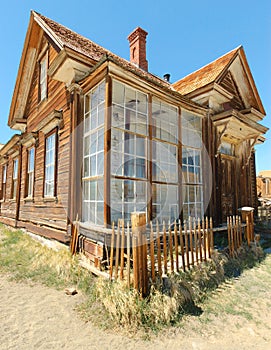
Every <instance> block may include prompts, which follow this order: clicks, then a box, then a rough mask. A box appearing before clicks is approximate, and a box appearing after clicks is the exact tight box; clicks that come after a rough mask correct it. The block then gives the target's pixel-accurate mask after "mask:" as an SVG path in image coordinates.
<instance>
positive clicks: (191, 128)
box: [182, 110, 204, 220]
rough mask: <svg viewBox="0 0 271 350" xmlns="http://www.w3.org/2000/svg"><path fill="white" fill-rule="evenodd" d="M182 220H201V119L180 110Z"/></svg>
mask: <svg viewBox="0 0 271 350" xmlns="http://www.w3.org/2000/svg"><path fill="white" fill-rule="evenodd" d="M182 144H183V147H182V175H183V184H184V185H183V208H182V209H183V218H184V219H185V220H186V219H188V217H189V216H191V217H196V218H201V217H202V216H203V214H204V212H203V184H202V172H201V167H202V161H201V152H202V127H201V118H200V117H199V116H196V115H194V114H193V113H191V112H188V111H185V110H182Z"/></svg>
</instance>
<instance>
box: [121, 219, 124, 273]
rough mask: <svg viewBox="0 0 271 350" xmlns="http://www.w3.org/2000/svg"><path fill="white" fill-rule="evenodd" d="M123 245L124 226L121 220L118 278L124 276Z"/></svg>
mask: <svg viewBox="0 0 271 350" xmlns="http://www.w3.org/2000/svg"><path fill="white" fill-rule="evenodd" d="M124 246H125V226H124V221H123V222H122V229H121V251H120V279H121V280H123V278H124Z"/></svg>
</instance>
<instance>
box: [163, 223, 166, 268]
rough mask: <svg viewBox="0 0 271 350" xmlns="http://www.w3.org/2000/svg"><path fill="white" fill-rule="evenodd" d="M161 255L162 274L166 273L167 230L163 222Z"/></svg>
mask: <svg viewBox="0 0 271 350" xmlns="http://www.w3.org/2000/svg"><path fill="white" fill-rule="evenodd" d="M163 255H164V274H167V230H166V224H165V222H163Z"/></svg>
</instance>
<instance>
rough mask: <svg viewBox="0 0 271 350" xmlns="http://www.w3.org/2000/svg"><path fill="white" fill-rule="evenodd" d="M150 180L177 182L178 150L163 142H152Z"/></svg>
mask: <svg viewBox="0 0 271 350" xmlns="http://www.w3.org/2000/svg"><path fill="white" fill-rule="evenodd" d="M152 159H153V164H152V179H153V181H159V182H167V183H176V182H178V149H177V146H175V145H171V144H169V143H165V142H159V141H153V142H152Z"/></svg>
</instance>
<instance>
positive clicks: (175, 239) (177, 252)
mask: <svg viewBox="0 0 271 350" xmlns="http://www.w3.org/2000/svg"><path fill="white" fill-rule="evenodd" d="M174 245H175V255H176V256H175V259H176V271H177V272H179V244H178V231H177V223H176V220H175V222H174Z"/></svg>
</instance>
